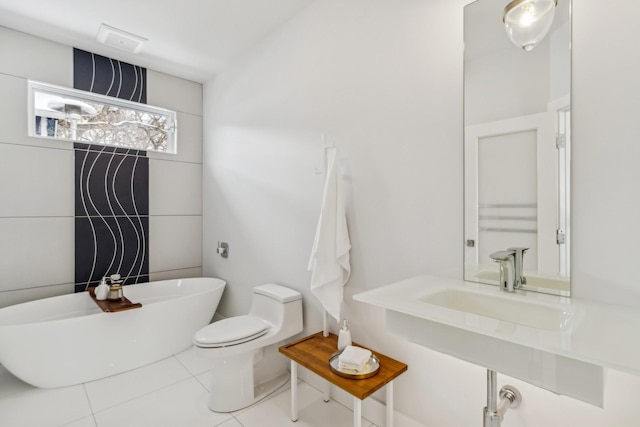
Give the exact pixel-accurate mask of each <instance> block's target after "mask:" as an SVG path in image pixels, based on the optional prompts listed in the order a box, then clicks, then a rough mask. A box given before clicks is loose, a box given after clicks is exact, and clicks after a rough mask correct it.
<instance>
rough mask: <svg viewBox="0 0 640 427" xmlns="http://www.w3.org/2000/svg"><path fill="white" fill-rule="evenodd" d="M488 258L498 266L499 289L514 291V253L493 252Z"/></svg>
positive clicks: (511, 251)
mask: <svg viewBox="0 0 640 427" xmlns="http://www.w3.org/2000/svg"><path fill="white" fill-rule="evenodd" d="M489 257H490V258H491V259H492V260H494V261H495V262H497V263H499V264H500V289H501V290H503V291H507V292H513V291H514V290H515V289H516V286H515V284H516V271H515V270H516V268H515V266H516V264H515V261H516V251H514V250H506V251H498V252H494V253H492V254H491V255H489Z"/></svg>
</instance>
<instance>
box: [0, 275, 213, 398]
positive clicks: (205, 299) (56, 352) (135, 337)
mask: <svg viewBox="0 0 640 427" xmlns="http://www.w3.org/2000/svg"><path fill="white" fill-rule="evenodd" d="M225 284H226V283H225V282H224V281H223V280H220V279H214V278H190V279H176V280H164V281H158V282H150V283H142V284H137V285H128V286H124V287H123V290H124V296H125V297H127V298H128V299H129V300H131V302H134V303H135V302H139V303H142V307H141V308H136V309H133V310H127V311H120V312H115V313H105V312H103V311H102V310H101V309H100V308H99V307H98V306H97V304H96V303H95V302H94V301H93V300H92V299H91V297H90V296H89V293H88V292H81V293H75V294H69V295H62V296H58V297H52V298H45V299H41V300H37V301H31V302H26V303H23V304H17V305H13V306H9V307H6V308H2V309H0V364H2V365H3V366H4V367H5V368H6V369H7V370H9V371H10V372H11V373H12V374H14V375H15V376H16V377H18V378H20V379H21V380H23V381H25V382H27V383H29V384H31V385H34V386H36V387H42V388H53V387H63V386H68V385H73V384H80V383H84V382H87V381H92V380H96V379H99V378H103V377H107V376H109V375H114V374H117V373H120V372H124V371H127V370H130V369H135V368H138V367H141V366H144V365H147V364H149V363H153V362H155V361H158V360H161V359H164V358H166V357H169V356H171V355H173V354H176V353H179V352H180V351H182V350H184V349H186V348H188V347H189V346H191V345H192V342H193V341H192V340H193V334H194V333H195V332H196V331H198V330H199V329H200V328H202V327H203V326H205V325H207V324H208V323H209V322H210V321H211V318H212V317H213V315H214V314H215V311H216V308H217V307H218V303H219V302H220V297H221V296H222V292H223V291H224V287H225Z"/></svg>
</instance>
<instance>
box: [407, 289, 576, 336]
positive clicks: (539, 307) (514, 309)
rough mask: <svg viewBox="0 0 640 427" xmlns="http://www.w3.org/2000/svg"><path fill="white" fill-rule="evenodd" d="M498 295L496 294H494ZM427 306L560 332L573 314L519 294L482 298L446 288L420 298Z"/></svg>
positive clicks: (481, 296) (478, 295)
mask: <svg viewBox="0 0 640 427" xmlns="http://www.w3.org/2000/svg"><path fill="white" fill-rule="evenodd" d="M496 293H497V291H496ZM420 300H421V301H422V302H425V303H427V304H432V305H436V306H439V307H444V308H448V309H451V310H456V311H460V312H464V313H469V314H473V315H477V316H482V317H489V318H491V319H495V320H500V321H504V322H510V323H514V324H517V325H522V326H528V327H531V328H536V329H543V330H547V331H560V330H562V329H564V328H565V327H566V326H567V324H569V322H570V320H571V317H572V314H573V313H572V311H571V310H570V309H569V308H568V307H567V308H564V307H556V306H550V305H545V304H539V303H535V302H531V301H519V300H518V295H514V296H513V297H512V298H511V297H508V298H507V297H505V296H502V295H500V294H496V295H495V296H493V295H491V296H490V295H485V294H480V293H476V292H471V291H467V290H458V289H446V290H442V291H439V292H435V293H433V294H430V295H428V296H426V297H424V298H421V299H420Z"/></svg>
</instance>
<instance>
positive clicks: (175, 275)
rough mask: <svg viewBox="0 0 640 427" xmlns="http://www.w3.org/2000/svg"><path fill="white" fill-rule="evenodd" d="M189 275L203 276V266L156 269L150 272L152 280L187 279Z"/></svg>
mask: <svg viewBox="0 0 640 427" xmlns="http://www.w3.org/2000/svg"><path fill="white" fill-rule="evenodd" d="M187 277H202V267H194V268H182V269H180V270H169V271H156V272H153V273H150V274H149V278H150V281H151V282H157V281H159V280H171V279H185V278H187Z"/></svg>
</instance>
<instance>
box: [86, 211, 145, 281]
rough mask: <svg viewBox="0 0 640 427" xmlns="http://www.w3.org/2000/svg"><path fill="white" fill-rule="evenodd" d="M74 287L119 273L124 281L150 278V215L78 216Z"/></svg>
mask: <svg viewBox="0 0 640 427" xmlns="http://www.w3.org/2000/svg"><path fill="white" fill-rule="evenodd" d="M75 228H76V233H75V246H76V268H75V284H76V286H75V290H76V292H82V291H84V290H85V289H86V287H87V286H95V285H97V284H98V282H99V281H100V279H101V278H102V277H105V276H110V275H111V274H115V273H118V274H120V275H121V276H122V279H123V280H124V281H125V284H132V283H141V282H147V281H149V253H148V251H147V247H148V241H149V233H148V230H149V217H147V216H144V217H126V216H125V217H102V216H95V217H88V218H76V219H75Z"/></svg>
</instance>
